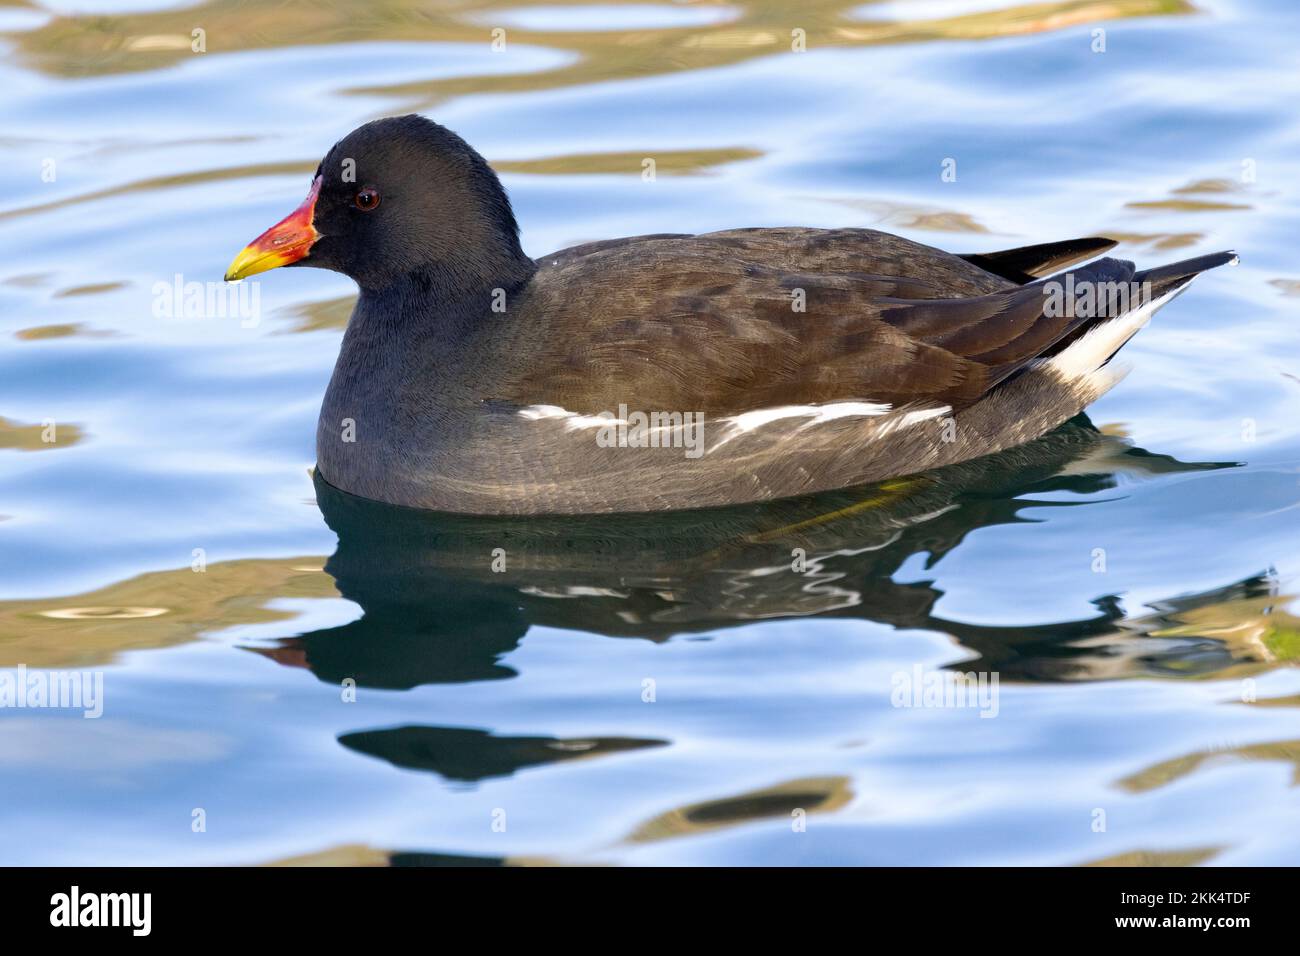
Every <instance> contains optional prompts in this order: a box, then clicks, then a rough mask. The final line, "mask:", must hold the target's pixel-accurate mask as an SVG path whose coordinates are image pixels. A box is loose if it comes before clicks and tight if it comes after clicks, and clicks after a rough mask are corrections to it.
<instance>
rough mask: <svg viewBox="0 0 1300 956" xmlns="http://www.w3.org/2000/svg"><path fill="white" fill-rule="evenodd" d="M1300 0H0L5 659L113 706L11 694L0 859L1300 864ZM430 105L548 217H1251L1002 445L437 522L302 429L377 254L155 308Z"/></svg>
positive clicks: (1170, 233)
mask: <svg viewBox="0 0 1300 956" xmlns="http://www.w3.org/2000/svg"><path fill="white" fill-rule="evenodd" d="M1298 22H1300V11H1298V10H1297V8H1296V7H1295V5H1294V4H1290V3H1287V2H1281V0H1278V2H1272V3H1266V2H1253V0H1196V2H1195V3H1192V2H1185V0H1109V2H1104V3H1102V2H1083V0H1065V2H1050V0H1049V2H1042V3H1035V4H1032V5H1022V6H1014V5H1012V4H1010V3H1007V2H1005V0H974V2H969V3H967V2H960V0H892V2H886V3H868V4H865V5H860V4H857V3H854V2H842V3H835V2H828V0H801V2H800V3H798V4H794V3H777V2H771V0H753V2H733V3H725V4H724V3H718V4H707V3H680V4H679V3H653V4H649V3H648V4H620V3H608V2H602V3H598V4H592V5H566V4H563V3H556V2H543V3H536V4H533V3H509V4H504V5H500V6H498V5H493V4H489V3H483V2H478V0H464V2H457V3H438V4H424V3H421V4H415V3H408V2H403V0H388V2H377V3H357V4H355V5H351V4H345V3H311V4H306V3H303V4H293V3H287V4H276V5H264V4H251V3H250V4H243V3H234V2H213V3H207V4H201V5H193V6H192V5H186V4H182V3H174V2H167V0H102V2H101V0H53V2H48V3H40V2H37V0H30V2H19V3H4V4H2V5H0V45H2V46H3V48H4V57H3V63H2V64H0V85H2V86H3V90H4V92H3V94H0V144H2V145H3V151H4V157H5V169H6V170H7V173H8V174H7V175H6V176H5V177H3V179H0V231H2V232H3V236H4V243H3V249H4V256H3V260H2V261H0V315H2V316H3V318H2V320H0V321H2V323H3V325H2V326H0V337H2V338H0V340H2V341H3V342H4V345H3V347H0V666H3V667H6V668H11V669H13V670H12V671H10V672H9V673H20V672H19V671H17V668H19V667H20V666H23V667H26V668H28V669H29V671H38V670H40V669H46V668H64V669H71V668H76V669H86V670H90V671H101V672H102V673H103V682H104V684H103V686H104V695H103V696H104V713H103V716H102V717H101V718H99V719H93V720H88V719H83V717H82V714H81V712H80V711H76V710H67V709H63V710H60V709H37V708H26V709H4V710H0V728H3V734H0V777H2V778H3V781H4V782H3V784H0V831H3V833H4V834H5V838H4V840H3V842H2V843H0V861H3V862H7V863H76V864H81V863H174V864H207V863H214V864H215V863H258V862H269V861H275V860H286V859H295V860H297V859H308V860H311V861H319V862H354V863H355V862H376V863H382V862H386V861H390V860H391V861H393V862H399V863H401V862H489V863H491V862H574V861H578V862H614V863H619V862H622V863H640V864H652V863H653V864H658V863H742V864H744V863H760V862H764V863H774V862H775V863H810V864H817V863H926V864H929V863H961V864H1004V863H1046V864H1087V863H1211V864H1219V863H1247V864H1279V863H1296V862H1300V837H1298V836H1297V834H1300V827H1297V822H1300V799H1298V791H1297V787H1296V781H1297V775H1298V774H1300V729H1298V724H1297V717H1300V674H1298V673H1297V670H1296V662H1297V660H1298V659H1300V618H1297V617H1296V616H1295V615H1296V610H1295V601H1294V595H1295V593H1296V588H1297V580H1298V575H1300V546H1298V544H1297V542H1298V540H1300V535H1298V532H1300V416H1298V415H1297V412H1298V411H1300V332H1298V331H1297V329H1298V325H1297V322H1296V318H1297V316H1296V312H1297V308H1296V307H1297V304H1300V265H1297V262H1296V257H1295V249H1294V243H1295V240H1296V236H1297V235H1298V234H1300V209H1298V208H1297V186H1296V184H1297V182H1300V119H1298V117H1297V109H1296V105H1295V104H1296V103H1297V101H1298V100H1300V70H1297V60H1296V53H1295V51H1296V49H1297V48H1298V46H1300V32H1298V31H1297V25H1298ZM196 30H201V31H202V32H201V33H199V34H196V33H195V31H196ZM502 30H503V31H504V33H500V32H494V31H502ZM799 31H802V32H799ZM1098 31H1104V32H1102V33H1099V32H1098ZM494 40H495V43H494ZM801 43H803V44H806V51H805V52H795V51H794V50H793V49H792V47H793V46H798V45H800V44H801ZM1103 45H1104V52H1102V51H1099V50H1098V49H1097V48H1098V47H1099V46H1103ZM195 46H202V47H203V48H204V49H203V52H196V51H195V49H194V47H195ZM411 110H418V111H421V112H425V113H426V114H428V115H430V116H432V117H433V118H435V119H437V120H439V121H441V122H442V123H444V124H446V125H448V126H450V127H452V128H453V129H455V130H457V131H458V132H460V133H461V134H462V135H464V136H465V137H466V138H467V139H468V140H469V141H470V142H471V143H473V144H474V145H475V146H477V147H478V148H479V149H480V150H481V151H482V152H483V153H484V154H485V155H487V156H488V157H489V159H491V160H492V161H493V163H494V164H495V165H496V166H497V168H498V169H499V170H500V171H501V172H502V173H503V175H504V179H505V182H506V185H507V187H508V188H509V190H510V191H511V194H512V196H513V197H514V201H515V205H516V210H517V212H518V213H519V215H520V219H521V221H522V223H523V225H524V241H525V247H526V248H527V250H528V251H529V252H531V253H532V254H534V255H540V254H543V253H546V252H548V251H551V250H553V249H555V248H559V247H561V246H565V245H571V244H574V243H578V242H581V241H585V240H590V239H598V238H605V237H612V236H619V235H628V234H638V233H650V232H657V231H682V230H690V231H707V230H712V229H721V228H727V227H733V226H741V225H784V224H808V225H821V226H846V225H862V226H873V227H876V228H882V229H888V230H891V231H895V232H900V233H902V234H905V235H907V236H909V237H912V238H916V239H919V240H921V241H925V242H929V243H932V244H935V245H940V246H944V247H945V248H949V249H952V250H954V251H959V252H972V251H980V250H986V249H995V248H1004V247H1009V246H1015V245H1021V244H1025V243H1028V242H1037V241H1046V240H1050V239H1062V238H1069V237H1073V236H1081V235H1096V234H1105V235H1111V236H1114V237H1116V238H1121V239H1123V240H1124V245H1123V246H1122V247H1121V249H1120V251H1119V254H1121V255H1124V256H1127V257H1131V258H1135V259H1137V260H1139V261H1140V262H1142V263H1146V264H1155V263H1157V262H1160V261H1164V260H1170V259H1174V258H1180V257H1185V256H1188V255H1193V254H1196V253H1200V252H1209V251H1214V250H1217V249H1222V248H1236V249H1237V250H1239V251H1240V252H1241V254H1242V258H1243V263H1242V265H1241V267H1240V268H1238V269H1235V270H1233V269H1221V270H1217V271H1216V272H1214V273H1212V274H1209V275H1207V276H1205V277H1204V278H1202V279H1200V280H1199V281H1198V282H1197V283H1196V285H1195V287H1194V288H1193V289H1192V290H1190V291H1189V292H1188V294H1186V295H1184V296H1183V297H1182V298H1180V299H1179V300H1178V302H1177V303H1175V304H1174V305H1173V306H1171V307H1170V308H1168V309H1167V310H1165V311H1164V312H1163V313H1162V314H1161V315H1160V316H1159V317H1158V318H1157V320H1156V321H1155V322H1154V323H1153V324H1152V326H1151V327H1150V328H1148V329H1147V330H1146V331H1144V332H1143V333H1142V334H1141V335H1140V336H1138V337H1137V339H1135V340H1134V341H1133V343H1132V344H1130V345H1129V346H1128V347H1127V349H1126V350H1125V356H1126V358H1127V359H1128V361H1129V362H1131V363H1132V364H1133V365H1134V371H1133V373H1132V374H1131V375H1130V376H1129V378H1128V379H1127V380H1126V381H1125V382H1124V383H1123V384H1121V385H1120V386H1119V387H1118V388H1117V389H1115V390H1114V391H1113V392H1112V393H1111V394H1110V395H1108V396H1107V397H1106V398H1104V399H1103V400H1102V401H1100V402H1099V403H1097V404H1096V405H1095V406H1094V407H1093V408H1092V409H1090V411H1089V419H1090V420H1089V419H1082V418H1081V419H1077V420H1075V421H1073V422H1071V423H1070V424H1068V425H1067V426H1065V427H1063V428H1062V429H1060V430H1058V431H1057V432H1055V433H1053V434H1052V435H1049V436H1047V437H1045V438H1043V439H1041V440H1039V441H1038V442H1035V443H1033V444H1032V445H1029V446H1026V447H1024V448H1021V449H1017V450H1015V451H1013V452H1009V453H1006V454H1004V455H999V456H994V457H990V458H986V459H981V460H979V461H976V462H970V463H967V464H965V465H961V466H957V467H955V468H952V469H949V470H947V471H944V472H939V473H935V474H932V475H926V476H918V477H915V478H911V479H906V480H903V481H899V482H892V483H889V484H887V485H885V486H881V487H878V488H870V489H858V490H856V491H852V492H843V493H839V494H835V495H830V496H825V497H822V498H819V499H815V500H810V501H800V502H789V503H782V504H778V505H770V506H766V507H763V508H756V509H735V510H729V511H723V512H715V513H700V514H692V515H681V516H677V517H672V518H668V517H656V518H653V519H649V518H646V519H640V518H627V519H621V520H612V521H611V520H601V521H596V520H563V521H559V520H557V521H532V522H513V521H490V522H484V521H471V520H468V519H450V518H445V517H438V516H432V515H416V514H414V513H410V512H403V511H400V510H395V509H385V508H380V507H376V506H373V505H368V504H366V503H364V502H360V501H358V500H356V499H351V498H347V497H346V496H341V495H339V494H338V493H337V492H331V490H330V489H329V488H327V487H323V486H322V487H319V488H317V487H315V486H314V484H313V480H312V477H311V474H310V472H309V469H310V467H311V465H312V464H313V461H314V448H313V443H314V436H315V418H316V413H317V409H318V407H319V401H320V397H321V395H322V393H323V390H324V387H325V383H326V381H327V379H328V376H329V372H330V369H331V367H332V363H333V359H334V356H335V353H336V350H337V347H338V341H339V335H340V330H341V328H342V326H343V324H344V322H345V321H346V318H347V314H348V311H349V308H350V302H351V296H352V293H353V290H352V288H351V285H350V283H349V282H348V281H347V280H345V279H343V278H342V277H339V276H335V275H332V274H327V273H321V272H318V271H315V270H302V271H288V272H284V273H273V274H271V275H270V276H268V277H266V281H265V282H262V283H261V284H260V286H259V287H258V288H259V294H260V301H259V303H258V311H257V313H256V315H255V316H253V317H252V318H250V317H248V316H242V317H241V316H235V317H228V318H217V317H207V318H199V317H191V318H186V317H185V315H184V310H183V309H182V310H181V311H180V314H174V315H172V316H170V317H169V316H167V315H166V314H165V309H160V308H159V305H158V303H159V300H160V295H159V292H158V284H159V283H163V284H164V286H167V285H170V284H172V283H174V282H177V281H179V282H191V281H200V282H203V281H217V280H219V279H220V277H221V274H222V271H223V270H224V268H225V266H226V264H227V262H228V261H229V260H230V258H231V256H232V255H233V253H234V252H235V251H237V250H238V249H239V248H240V247H241V246H242V245H243V244H244V243H245V242H246V241H247V240H248V239H249V238H250V237H252V236H253V235H256V234H257V233H258V232H260V231H261V230H262V229H263V228H265V227H266V226H267V225H268V224H270V223H271V222H273V221H275V220H276V219H278V218H280V216H282V215H283V214H284V213H285V212H287V211H288V210H289V209H291V208H292V207H293V206H294V205H296V204H297V203H298V201H299V200H300V199H301V197H302V194H303V193H304V191H305V187H306V182H307V178H308V176H309V174H310V171H311V170H312V169H313V168H314V167H315V164H316V162H317V161H318V159H319V158H320V156H321V155H322V154H323V152H324V151H325V149H326V148H328V146H329V145H330V144H331V143H333V142H334V140H335V139H337V138H338V137H339V136H341V135H342V134H343V133H345V132H347V131H348V130H350V129H351V128H352V127H353V126H355V125H357V124H358V123H360V122H362V121H364V120H366V119H370V118H373V117H375V116H379V115H385V114H390V113H395V112H400V111H411ZM646 157H652V158H654V159H655V160H656V163H657V168H658V176H657V178H656V180H655V181H653V182H646V181H644V180H643V179H642V176H641V169H642V160H643V159H644V158H646ZM948 159H952V160H955V161H956V169H957V178H956V181H955V182H945V181H943V180H942V179H941V176H940V173H941V170H942V165H943V163H944V161H945V160H948ZM177 277H179V278H177ZM160 313H162V314H160ZM253 319H255V321H254V320H253ZM51 427H52V428H53V433H51V432H50V431H49V430H50V428H51ZM48 437H54V438H55V440H54V441H47V440H45V439H46V438H48ZM502 542H508V547H507V550H508V553H509V555H510V558H509V564H508V567H507V568H506V569H505V570H504V571H501V572H495V571H493V570H492V569H491V568H490V566H489V562H490V555H491V553H492V550H493V548H495V547H499V546H500V545H501V543H502ZM792 554H797V555H802V556H803V560H805V561H806V564H807V572H808V573H806V574H802V575H795V574H791V573H789V566H790V563H791V555H792ZM196 568H198V569H202V570H201V573H199V572H196ZM963 673H984V674H986V675H987V674H988V673H996V674H997V675H998V678H999V685H998V688H997V693H996V695H992V694H991V693H990V694H989V695H987V696H985V697H983V698H981V697H980V694H979V691H980V688H979V686H978V683H976V684H971V685H969V686H968V685H967V683H966V682H964V680H963V678H961V677H960V676H959V675H960V674H963ZM349 679H350V680H351V681H354V682H355V685H356V687H355V700H354V701H345V699H344V698H345V697H348V696H350V694H349V693H348V691H347V690H346V689H345V688H344V687H343V685H344V683H345V682H346V681H347V680H349ZM909 686H915V687H917V688H930V689H934V688H938V689H939V690H940V691H947V698H946V700H947V702H948V703H955V702H957V701H955V700H954V699H953V698H955V696H956V695H957V693H958V692H959V691H960V692H964V693H965V694H966V702H967V703H973V704H974V705H975V706H965V707H958V706H934V704H935V703H936V701H935V700H933V699H930V698H927V697H925V695H924V694H923V693H922V692H921V691H920V690H918V692H917V695H916V697H915V698H913V697H912V696H910V694H909V693H908V692H907V689H908V688H909ZM984 689H985V690H986V691H991V688H988V687H987V686H986V687H985V688H984ZM940 702H942V701H940ZM899 704H919V705H920V706H897V705H899ZM196 811H201V813H197V814H196ZM196 820H200V821H201V822H202V823H203V826H202V827H199V825H198V824H197V823H196V822H195V821H196ZM196 829H197V830H198V831H199V832H196Z"/></svg>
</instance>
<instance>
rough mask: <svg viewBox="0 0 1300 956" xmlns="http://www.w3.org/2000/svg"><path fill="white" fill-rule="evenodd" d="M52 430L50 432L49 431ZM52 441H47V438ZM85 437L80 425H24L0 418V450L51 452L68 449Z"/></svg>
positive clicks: (42, 423)
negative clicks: (14, 449) (51, 438)
mask: <svg viewBox="0 0 1300 956" xmlns="http://www.w3.org/2000/svg"><path fill="white" fill-rule="evenodd" d="M51 429H52V430H51ZM51 436H52V437H53V438H54V440H53V441H47V440H46V439H47V438H49V437H51ZM85 437H86V433H85V431H83V430H82V428H81V426H80V425H75V424H73V423H71V422H54V423H53V424H52V425H51V424H46V423H44V422H37V423H34V424H30V425H26V424H23V423H22V422H15V421H12V420H10V419H8V418H4V417H3V416H0V449H5V448H16V449H17V450H19V451H52V450H54V449H56V448H68V447H71V446H72V445H75V444H77V442H79V441H82V440H83V439H84V438H85Z"/></svg>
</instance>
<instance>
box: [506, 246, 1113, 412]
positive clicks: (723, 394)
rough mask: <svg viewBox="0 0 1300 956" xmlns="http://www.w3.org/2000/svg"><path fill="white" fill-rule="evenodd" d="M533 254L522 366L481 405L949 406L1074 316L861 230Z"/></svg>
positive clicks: (933, 252)
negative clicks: (1056, 313)
mask: <svg viewBox="0 0 1300 956" xmlns="http://www.w3.org/2000/svg"><path fill="white" fill-rule="evenodd" d="M539 261H540V264H541V265H542V269H541V271H540V272H539V273H538V276H537V277H536V278H535V279H534V281H533V288H532V289H531V291H530V293H529V294H528V296H527V297H526V298H525V300H524V302H523V303H521V306H522V308H521V311H520V319H521V324H520V327H519V333H520V334H521V336H524V337H526V338H527V340H528V341H529V342H530V343H531V346H532V348H531V349H530V351H529V357H528V362H527V366H526V368H525V369H524V370H523V371H522V372H521V373H520V374H519V375H518V376H510V381H508V382H506V383H503V387H504V389H505V394H498V395H496V396H494V397H497V398H503V399H507V400H509V401H511V402H514V403H516V404H525V405H527V404H545V405H558V406H560V407H562V408H565V409H567V410H569V411H573V412H578V413H582V414H596V413H598V412H601V411H611V410H613V408H614V407H615V406H616V405H617V404H618V403H620V402H625V403H626V404H627V405H628V407H629V408H634V409H643V410H665V411H674V410H676V411H703V412H704V413H705V414H706V415H708V416H710V417H717V416H726V415H734V414H739V413H741V412H745V411H751V410H754V409H759V408H771V407H776V406H782V405H805V404H821V403H826V402H835V401H871V402H888V403H890V404H893V405H895V406H904V405H914V406H915V405H920V406H933V405H952V406H954V407H959V408H960V407H964V406H966V405H969V404H971V403H972V402H974V401H976V400H977V399H978V398H979V397H980V396H981V395H983V394H984V393H985V392H986V391H987V390H988V389H989V388H991V387H992V386H993V385H995V384H996V383H997V382H999V381H1001V380H1003V379H1004V378H1006V377H1007V375H1009V374H1011V373H1012V372H1014V371H1015V370H1016V369H1017V368H1019V367H1021V366H1023V365H1024V364H1025V363H1026V362H1028V361H1030V360H1031V359H1033V358H1034V357H1036V356H1037V355H1038V354H1040V353H1041V352H1042V351H1043V349H1045V348H1047V347H1048V346H1049V345H1050V344H1051V343H1052V342H1054V341H1056V340H1057V339H1058V338H1060V337H1061V336H1062V335H1064V334H1066V333H1067V332H1068V331H1069V330H1070V328H1071V325H1070V321H1072V320H1065V319H1060V320H1048V319H1042V318H1041V316H1042V311H1043V309H1042V306H1043V302H1044V299H1043V292H1042V290H1041V288H1039V287H1038V286H1039V285H1040V284H1035V285H1031V286H1016V285H1013V284H1012V283H1011V282H1009V281H1008V280H1007V279H1004V278H1001V277H998V276H994V275H992V274H990V273H989V272H987V271H985V270H983V269H981V268H979V267H978V266H976V265H974V264H972V263H969V262H967V261H965V260H963V259H961V258H959V257H957V256H953V255H950V254H948V253H945V252H942V251H940V250H937V249H933V248H930V247H928V246H923V245H920V244H918V243H913V242H909V241H907V240H904V239H900V238H898V237H896V236H890V235H888V234H885V233H878V232H873V231H871V230H857V229H842V230H813V229H762V230H736V231H732V232H725V233H713V234H709V235H704V236H696V237H685V238H683V237H677V236H662V237H644V238H641V239H638V240H618V241H614V242H613V243H609V244H593V245H592V246H591V247H578V248H577V249H574V250H566V251H565V252H563V253H559V254H556V255H555V256H548V257H543V258H542V259H541V260H539ZM1103 261H1104V262H1110V261H1112V260H1103ZM552 262H554V263H555V264H554V265H551V264H550V263H552Z"/></svg>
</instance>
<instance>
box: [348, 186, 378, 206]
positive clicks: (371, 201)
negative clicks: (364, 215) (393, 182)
mask: <svg viewBox="0 0 1300 956" xmlns="http://www.w3.org/2000/svg"><path fill="white" fill-rule="evenodd" d="M352 201H353V202H355V203H356V204H357V208H358V209H363V210H365V211H366V212H369V211H370V210H372V209H374V208H375V207H376V206H378V205H379V190H378V189H376V188H375V187H374V186H367V187H366V188H365V189H362V190H361V191H360V192H358V193H357V194H356V196H354V197H353V199H352Z"/></svg>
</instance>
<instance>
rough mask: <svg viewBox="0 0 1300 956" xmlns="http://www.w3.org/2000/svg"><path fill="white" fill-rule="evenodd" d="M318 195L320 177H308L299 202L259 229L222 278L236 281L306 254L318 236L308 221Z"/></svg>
mask: <svg viewBox="0 0 1300 956" xmlns="http://www.w3.org/2000/svg"><path fill="white" fill-rule="evenodd" d="M319 195H320V177H319V176H317V177H316V178H315V179H314V180H312V184H311V190H310V191H309V192H308V193H307V198H306V199H304V200H303V201H302V205H301V206H299V207H298V208H297V209H295V210H294V211H293V212H291V213H289V215H287V216H285V217H284V218H283V219H281V220H280V221H279V222H277V223H276V224H275V225H274V226H272V227H271V228H270V229H268V230H266V232H264V233H262V234H261V235H260V236H258V237H257V238H256V239H254V240H253V241H252V242H250V243H249V244H248V245H246V246H245V247H244V248H243V250H242V251H241V252H240V253H239V255H237V256H235V261H234V262H232V263H231V264H230V268H229V269H227V270H226V281H227V282H237V281H238V280H240V279H244V278H247V277H248V276H251V275H256V274H257V273H259V272H266V271H267V270H268V269H277V268H279V267H280V266H287V265H288V264H289V263H291V262H297V261H298V260H299V259H302V258H303V257H305V256H306V255H307V252H308V251H309V250H310V249H311V247H312V245H313V244H314V243H315V242H316V240H317V239H319V238H320V233H318V232H317V231H316V227H315V226H314V225H312V217H313V216H314V215H315V212H316V197H317V196H319Z"/></svg>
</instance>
